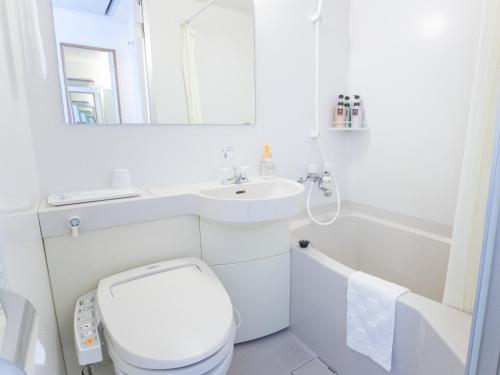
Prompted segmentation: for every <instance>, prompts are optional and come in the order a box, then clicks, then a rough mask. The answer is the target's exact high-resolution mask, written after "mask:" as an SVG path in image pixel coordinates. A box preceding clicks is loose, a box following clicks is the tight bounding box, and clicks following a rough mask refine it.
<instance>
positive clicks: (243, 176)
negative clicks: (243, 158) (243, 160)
mask: <svg viewBox="0 0 500 375" xmlns="http://www.w3.org/2000/svg"><path fill="white" fill-rule="evenodd" d="M238 171H239V174H240V179H241V180H243V181H248V167H247V166H241V167H239V168H238Z"/></svg>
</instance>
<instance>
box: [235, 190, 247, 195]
mask: <svg viewBox="0 0 500 375" xmlns="http://www.w3.org/2000/svg"><path fill="white" fill-rule="evenodd" d="M245 193H246V190H238V191H237V192H236V195H239V194H245Z"/></svg>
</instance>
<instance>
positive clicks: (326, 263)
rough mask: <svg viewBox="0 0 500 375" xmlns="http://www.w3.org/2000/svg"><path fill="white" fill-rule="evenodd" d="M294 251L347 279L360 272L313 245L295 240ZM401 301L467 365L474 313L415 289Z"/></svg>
mask: <svg viewBox="0 0 500 375" xmlns="http://www.w3.org/2000/svg"><path fill="white" fill-rule="evenodd" d="M311 223H312V222H311ZM296 228H298V227H296ZM292 237H293V236H292ZM291 251H292V252H294V251H296V252H300V253H303V254H306V255H308V256H310V257H311V258H313V259H314V260H315V261H317V262H318V263H319V264H320V265H321V266H323V267H326V268H327V269H329V270H331V271H333V272H337V273H338V274H340V275H341V276H343V277H345V278H346V279H348V278H349V277H350V276H351V275H352V274H354V273H356V272H357V271H356V270H354V269H352V268H350V267H348V266H346V265H344V264H342V263H340V262H338V261H336V260H335V259H333V258H330V257H329V256H328V255H326V254H324V253H323V252H321V250H319V249H316V248H314V247H312V246H310V247H308V248H307V249H302V248H300V247H298V246H297V245H296V244H295V243H292V244H291ZM398 303H402V304H404V305H405V306H406V307H408V308H410V309H412V310H413V311H415V312H417V313H418V314H419V315H420V317H421V318H422V319H423V320H425V322H426V323H427V324H428V325H429V326H430V327H431V328H432V329H433V330H434V332H436V334H437V335H438V337H439V338H440V339H441V340H442V341H443V343H444V344H445V345H446V347H447V348H448V349H449V350H450V351H451V353H452V354H453V355H454V356H455V357H456V358H457V359H458V360H459V361H460V363H462V364H463V365H464V366H465V365H466V362H467V354H468V345H469V337H470V331H471V322H472V316H471V315H470V314H467V313H465V312H463V311H460V310H457V309H455V308H453V307H450V306H447V305H444V304H442V303H438V302H436V301H433V300H431V299H429V298H427V297H424V296H421V295H419V294H416V293H413V292H411V291H409V292H408V293H406V294H404V295H403V296H401V297H400V298H399V299H398Z"/></svg>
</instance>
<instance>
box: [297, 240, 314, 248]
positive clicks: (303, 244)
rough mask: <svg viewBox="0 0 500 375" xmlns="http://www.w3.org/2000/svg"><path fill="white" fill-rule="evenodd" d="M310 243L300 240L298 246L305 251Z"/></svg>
mask: <svg viewBox="0 0 500 375" xmlns="http://www.w3.org/2000/svg"><path fill="white" fill-rule="evenodd" d="M310 243H311V242H310V241H308V240H300V241H299V246H300V247H301V248H302V249H307V247H308V246H309V244H310Z"/></svg>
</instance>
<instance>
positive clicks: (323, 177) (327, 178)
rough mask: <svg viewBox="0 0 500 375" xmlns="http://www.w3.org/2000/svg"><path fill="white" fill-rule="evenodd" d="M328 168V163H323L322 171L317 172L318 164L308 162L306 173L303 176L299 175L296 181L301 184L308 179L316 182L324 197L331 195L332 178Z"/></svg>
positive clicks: (329, 166)
mask: <svg viewBox="0 0 500 375" xmlns="http://www.w3.org/2000/svg"><path fill="white" fill-rule="evenodd" d="M330 170H331V165H330V163H325V165H324V171H323V172H318V166H317V165H316V164H310V165H309V168H308V173H307V175H306V176H305V177H300V178H299V179H298V180H297V182H300V183H301V184H303V183H305V182H306V181H308V180H310V181H312V182H313V183H315V184H318V187H319V189H320V190H321V191H322V192H323V195H324V196H325V197H331V196H332V191H333V179H332V177H331V172H330Z"/></svg>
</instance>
